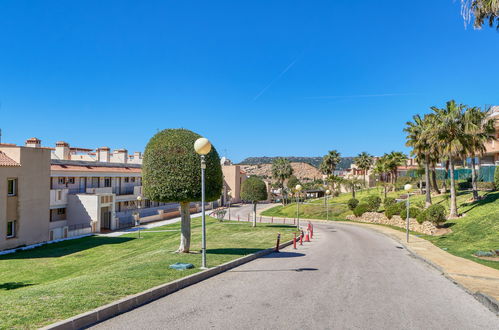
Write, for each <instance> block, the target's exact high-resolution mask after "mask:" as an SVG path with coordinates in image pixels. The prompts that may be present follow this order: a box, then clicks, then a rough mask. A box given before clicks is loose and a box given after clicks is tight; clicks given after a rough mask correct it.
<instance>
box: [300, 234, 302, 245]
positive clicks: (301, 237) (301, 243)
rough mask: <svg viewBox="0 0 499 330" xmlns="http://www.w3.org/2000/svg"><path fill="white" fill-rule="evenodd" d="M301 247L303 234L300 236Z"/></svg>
mask: <svg viewBox="0 0 499 330" xmlns="http://www.w3.org/2000/svg"><path fill="white" fill-rule="evenodd" d="M300 245H303V233H301V234H300Z"/></svg>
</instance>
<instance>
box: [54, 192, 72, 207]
mask: <svg viewBox="0 0 499 330" xmlns="http://www.w3.org/2000/svg"><path fill="white" fill-rule="evenodd" d="M68 191H69V189H67V188H64V189H51V190H50V206H61V205H66V204H67V203H68Z"/></svg>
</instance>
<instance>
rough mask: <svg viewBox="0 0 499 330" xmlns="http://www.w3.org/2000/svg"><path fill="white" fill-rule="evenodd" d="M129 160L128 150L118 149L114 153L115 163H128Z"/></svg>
mask: <svg viewBox="0 0 499 330" xmlns="http://www.w3.org/2000/svg"><path fill="white" fill-rule="evenodd" d="M127 162H128V150H126V149H117V150H115V151H114V153H113V163H122V164H126V163H127Z"/></svg>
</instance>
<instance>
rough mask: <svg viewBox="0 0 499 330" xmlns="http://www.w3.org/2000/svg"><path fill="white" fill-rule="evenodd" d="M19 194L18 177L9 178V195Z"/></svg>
mask: <svg viewBox="0 0 499 330" xmlns="http://www.w3.org/2000/svg"><path fill="white" fill-rule="evenodd" d="M16 195H17V179H8V180H7V196H16Z"/></svg>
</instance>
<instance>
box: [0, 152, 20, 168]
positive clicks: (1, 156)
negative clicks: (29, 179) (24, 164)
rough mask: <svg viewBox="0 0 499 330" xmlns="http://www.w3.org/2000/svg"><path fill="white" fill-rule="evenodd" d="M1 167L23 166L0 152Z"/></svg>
mask: <svg viewBox="0 0 499 330" xmlns="http://www.w3.org/2000/svg"><path fill="white" fill-rule="evenodd" d="M0 166H21V164H19V163H17V162H16V161H15V160H13V159H12V158H10V157H9V156H7V155H6V154H4V153H3V152H1V151H0Z"/></svg>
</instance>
